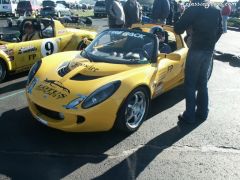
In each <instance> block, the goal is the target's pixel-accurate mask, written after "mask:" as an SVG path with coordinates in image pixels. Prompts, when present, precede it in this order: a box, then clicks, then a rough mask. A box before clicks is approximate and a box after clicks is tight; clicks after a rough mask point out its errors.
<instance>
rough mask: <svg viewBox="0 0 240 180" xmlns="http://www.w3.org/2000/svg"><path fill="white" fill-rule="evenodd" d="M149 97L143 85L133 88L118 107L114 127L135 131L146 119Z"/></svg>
mask: <svg viewBox="0 0 240 180" xmlns="http://www.w3.org/2000/svg"><path fill="white" fill-rule="evenodd" d="M149 103H150V97H149V93H148V91H147V90H146V88H144V87H139V88H136V89H135V90H133V91H132V92H131V93H130V94H129V95H128V97H127V98H126V100H125V102H124V104H123V105H122V107H121V108H120V109H119V112H118V115H117V119H116V123H115V127H116V128H117V129H118V130H122V131H125V132H134V131H136V130H137V129H138V128H139V127H140V126H141V124H142V123H143V121H144V120H145V119H146V117H147V114H148V110H149Z"/></svg>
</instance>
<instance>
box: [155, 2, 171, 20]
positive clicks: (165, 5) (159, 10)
mask: <svg viewBox="0 0 240 180" xmlns="http://www.w3.org/2000/svg"><path fill="white" fill-rule="evenodd" d="M169 13H170V3H169V0H154V2H153V8H152V19H153V23H156V22H158V20H159V21H160V23H161V24H166V19H167V17H168V15H169Z"/></svg>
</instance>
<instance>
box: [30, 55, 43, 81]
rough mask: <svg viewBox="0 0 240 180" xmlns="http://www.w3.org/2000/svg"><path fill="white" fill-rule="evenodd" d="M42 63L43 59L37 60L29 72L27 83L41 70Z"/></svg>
mask: <svg viewBox="0 0 240 180" xmlns="http://www.w3.org/2000/svg"><path fill="white" fill-rule="evenodd" d="M41 64H42V61H41V60H40V61H37V62H36V63H35V64H34V65H33V66H32V67H31V69H30V71H29V73H28V79H27V85H28V84H29V83H30V82H31V81H32V79H33V77H34V76H35V74H36V73H37V71H38V70H39V68H40V66H41Z"/></svg>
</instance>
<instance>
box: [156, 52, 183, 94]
mask: <svg viewBox="0 0 240 180" xmlns="http://www.w3.org/2000/svg"><path fill="white" fill-rule="evenodd" d="M186 54H187V49H186V48H182V49H179V50H177V51H175V52H173V53H170V54H160V55H159V57H158V61H157V62H158V63H157V73H156V77H155V81H154V87H155V90H154V94H155V96H157V95H160V94H162V93H163V92H165V91H167V90H169V89H171V88H173V87H175V86H176V85H177V84H178V83H179V82H181V81H182V80H183V75H184V63H185V58H186Z"/></svg>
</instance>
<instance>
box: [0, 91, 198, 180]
mask: <svg viewBox="0 0 240 180" xmlns="http://www.w3.org/2000/svg"><path fill="white" fill-rule="evenodd" d="M182 99H183V93H182V89H181V87H180V88H175V89H174V90H172V91H170V92H168V93H166V94H164V95H162V96H160V97H159V98H157V99H155V100H154V101H153V102H152V106H153V107H152V112H151V113H150V117H152V116H154V115H156V114H158V113H160V112H162V111H164V110H166V109H168V108H169V107H172V106H173V105H174V104H176V103H178V102H179V101H181V100H182ZM0 124H1V125H0V160H1V163H0V174H3V175H6V176H8V177H10V178H12V179H51V180H52V179H60V178H63V177H65V176H67V175H69V174H71V173H72V172H74V171H75V170H77V169H79V168H81V167H82V166H84V165H85V164H87V163H99V162H102V161H104V160H105V159H106V158H107V157H108V155H107V154H106V153H105V152H106V151H108V150H109V149H111V148H113V146H115V145H117V144H118V143H120V142H121V141H123V140H124V139H125V138H127V137H128V136H129V134H122V133H120V132H117V131H113V130H112V131H110V132H103V133H65V132H62V131H58V130H54V129H51V128H48V127H46V126H44V125H42V124H40V123H38V122H36V121H35V120H34V119H33V117H32V115H31V114H30V112H29V110H28V109H27V108H23V109H20V110H10V111H7V112H4V113H3V114H0ZM194 128H195V127H190V128H185V129H180V128H179V127H174V128H173V129H170V130H169V131H167V132H165V133H163V134H161V135H159V136H158V137H157V138H155V139H153V140H151V141H150V142H149V143H148V144H147V145H146V146H144V147H143V148H141V149H139V150H138V151H137V152H135V153H134V154H132V155H131V156H129V157H128V158H127V159H125V160H124V161H122V162H121V163H120V164H118V165H116V166H115V167H113V168H112V169H110V170H109V171H107V172H106V173H105V174H103V175H102V176H101V177H103V178H105V177H106V178H108V177H109V178H116V177H117V176H116V175H120V176H118V177H121V178H123V179H124V178H128V177H129V176H131V174H132V173H133V172H134V173H136V177H137V176H138V174H139V173H140V172H141V171H142V170H144V168H145V167H146V166H147V165H148V164H149V163H150V162H151V161H152V160H153V159H154V157H156V156H157V155H158V154H159V153H160V152H161V151H162V149H159V148H157V149H152V148H148V147H149V145H157V146H163V147H165V146H169V145H171V144H173V143H175V142H176V141H178V140H179V139H181V138H182V137H184V136H185V135H186V134H188V133H189V132H191V131H192V130H193V129H194ZM146 154H147V156H146ZM129 160H130V162H131V163H130V164H129V162H127V161H129ZM130 166H133V167H130Z"/></svg>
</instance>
